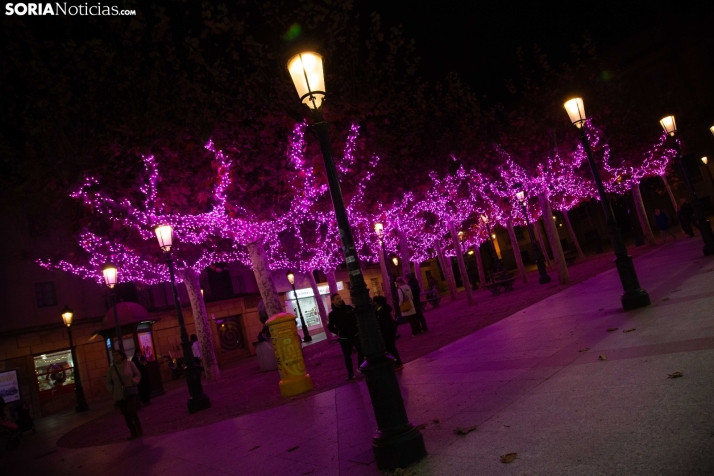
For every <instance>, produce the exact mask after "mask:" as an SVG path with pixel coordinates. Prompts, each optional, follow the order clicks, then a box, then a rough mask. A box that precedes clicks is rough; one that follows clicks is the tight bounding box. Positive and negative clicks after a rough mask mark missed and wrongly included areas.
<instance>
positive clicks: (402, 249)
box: [399, 230, 412, 279]
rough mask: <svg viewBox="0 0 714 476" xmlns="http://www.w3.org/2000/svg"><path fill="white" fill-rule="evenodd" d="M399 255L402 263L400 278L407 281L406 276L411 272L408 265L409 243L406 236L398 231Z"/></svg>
mask: <svg viewBox="0 0 714 476" xmlns="http://www.w3.org/2000/svg"><path fill="white" fill-rule="evenodd" d="M399 254H400V255H401V261H402V277H403V278H404V279H407V274H409V273H411V272H412V270H411V266H410V265H409V264H410V261H409V242H408V241H407V235H405V234H404V233H403V232H402V231H401V230H400V231H399Z"/></svg>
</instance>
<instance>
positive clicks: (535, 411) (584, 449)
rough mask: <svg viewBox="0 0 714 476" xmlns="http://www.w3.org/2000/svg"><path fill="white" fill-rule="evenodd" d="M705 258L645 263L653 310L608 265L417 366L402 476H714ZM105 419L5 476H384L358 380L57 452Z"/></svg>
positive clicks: (689, 246) (32, 438)
mask: <svg viewBox="0 0 714 476" xmlns="http://www.w3.org/2000/svg"><path fill="white" fill-rule="evenodd" d="M701 247H702V246H701V240H700V239H699V237H698V236H697V237H696V238H691V239H690V238H687V239H680V240H677V241H676V242H675V243H674V244H670V245H666V246H659V247H657V248H655V249H653V250H652V251H651V252H648V253H645V254H642V255H640V256H639V257H637V258H636V260H635V266H636V268H637V271H638V274H639V277H640V281H641V284H642V286H643V287H644V288H646V289H647V291H648V292H649V294H650V297H651V299H652V305H651V306H650V307H648V308H645V309H640V310H636V311H631V312H624V311H622V309H621V306H620V303H619V296H620V293H621V286H620V283H619V280H618V278H617V273H616V271H615V270H614V267H613V268H612V269H610V270H608V271H606V272H604V273H601V274H599V275H597V276H595V277H593V278H591V279H588V280H586V281H584V282H581V283H578V284H575V285H573V286H569V287H566V288H565V289H564V290H563V291H561V292H559V293H557V294H554V295H551V296H549V297H547V298H545V299H544V300H541V301H540V302H537V303H536V304H533V305H531V306H530V307H527V308H525V309H523V310H520V311H518V312H517V313H516V314H513V315H511V316H509V317H507V318H505V319H502V320H500V321H498V322H496V323H494V324H491V325H490V326H488V327H485V328H483V329H480V330H477V331H475V332H474V333H472V334H470V335H468V336H466V337H464V338H462V339H460V340H458V341H456V342H454V343H452V344H449V345H446V346H444V347H442V348H440V349H438V350H436V351H433V352H431V353H429V354H428V355H426V356H424V357H422V358H419V359H417V360H414V361H412V362H410V363H408V364H407V365H406V366H405V368H404V370H403V371H402V372H400V373H399V379H400V383H401V387H402V394H403V396H404V400H405V403H406V405H407V411H408V414H409V417H410V419H411V421H412V422H413V423H414V424H417V425H422V427H423V434H424V438H425V442H426V447H427V450H428V452H429V456H428V457H427V458H426V459H424V460H423V461H421V462H420V463H419V464H417V465H414V466H413V467H410V468H408V472H407V474H412V473H411V472H413V474H415V475H430V474H433V475H451V474H453V475H470V474H481V475H499V474H504V475H505V474H508V475H511V474H512V475H559V474H562V475H656V474H662V475H699V474H701V475H703V474H714V415H713V414H712V412H713V410H714V405H712V404H713V403H714V378H713V377H712V369H714V317H713V316H712V307H713V305H714V259H712V258H705V257H703V256H702V253H701ZM528 286H538V285H537V284H535V283H533V282H532V283H530V284H529V285H528ZM476 309H478V306H477V307H476ZM675 372H681V374H682V377H679V378H669V375H672V374H675ZM158 402H159V401H158V400H157V403H158ZM108 408H109V404H105V405H104V406H102V405H95V406H93V408H92V410H91V411H90V412H87V413H85V414H81V415H75V414H63V415H59V416H54V417H50V418H46V419H43V420H40V421H38V434H37V435H26V437H25V438H24V439H23V441H22V443H21V445H20V446H19V447H18V448H17V449H16V450H14V451H13V452H12V453H4V454H2V465H3V466H5V467H6V468H8V469H9V470H10V472H9V473H7V474H29V475H35V474H37V475H40V474H52V475H64V474H67V475H69V474H71V475H74V476H82V475H97V474H102V475H106V476H113V475H127V474H131V475H135V476H149V475H166V476H174V475H191V476H200V475H204V474H205V475H209V474H211V475H223V474H256V475H262V474H265V475H301V474H306V475H307V474H310V475H338V474H339V475H377V474H380V473H381V472H380V471H379V470H377V469H376V466H375V464H374V462H373V461H372V458H371V450H370V444H371V435H372V431H373V430H374V429H375V428H376V424H375V422H374V417H373V414H372V409H371V406H370V401H369V394H368V392H367V388H366V385H365V382H364V380H358V381H357V382H355V383H352V384H349V385H344V386H340V387H338V388H333V389H330V390H327V391H324V392H322V393H319V394H315V395H311V396H309V397H307V398H301V399H296V400H294V401H289V402H288V403H286V404H284V405H281V406H277V407H274V408H270V409H267V410H263V411H259V412H255V413H251V414H248V415H244V416H238V417H236V418H231V419H226V420H224V421H221V422H217V423H212V424H209V425H204V426H201V427H197V428H191V429H187V430H183V431H177V432H174V433H169V434H163V435H157V436H147V437H144V438H143V439H140V440H135V441H131V442H123V443H115V444H108V445H103V446H94V447H86V448H65V447H60V446H57V445H56V444H55V442H56V441H57V439H59V437H60V436H62V435H64V434H65V433H67V432H68V431H69V430H71V429H72V428H74V427H77V426H79V425H81V424H83V423H85V422H88V421H90V420H93V419H96V418H97V417H98V416H100V415H101V414H103V413H105V412H106V411H107V409H108ZM149 408H150V407H149ZM474 426H475V427H476V428H475V429H474V430H473V431H470V432H468V434H465V435H459V434H456V432H455V430H456V429H457V428H472V427H474ZM125 431H126V430H125V428H123V427H121V428H117V433H118V434H120V435H123V434H124V433H125ZM509 453H516V454H517V456H516V458H515V460H513V461H512V462H511V463H502V462H501V458H500V457H501V455H506V454H509Z"/></svg>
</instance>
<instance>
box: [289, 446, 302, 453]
mask: <svg viewBox="0 0 714 476" xmlns="http://www.w3.org/2000/svg"><path fill="white" fill-rule="evenodd" d="M298 448H300V446H299V445H298V446H293V447H292V448H288V453H291V452H293V451H295V450H296V449H298Z"/></svg>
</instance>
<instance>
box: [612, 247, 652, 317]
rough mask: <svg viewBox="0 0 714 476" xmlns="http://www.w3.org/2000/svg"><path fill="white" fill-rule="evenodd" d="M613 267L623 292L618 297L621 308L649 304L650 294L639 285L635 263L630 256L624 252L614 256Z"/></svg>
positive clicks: (634, 307) (632, 307)
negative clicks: (615, 269)
mask: <svg viewBox="0 0 714 476" xmlns="http://www.w3.org/2000/svg"><path fill="white" fill-rule="evenodd" d="M615 267H616V268H617V273H618V274H619V275H620V282H622V287H623V288H624V289H625V292H624V293H623V294H622V297H621V298H620V302H622V308H623V309H624V310H626V311H629V310H630V309H638V308H640V307H645V306H649V305H650V304H651V301H650V295H649V294H647V291H645V290H644V289H642V288H641V287H640V282H639V279H637V272H636V271H635V265H634V264H633V263H632V256H630V255H628V254H626V255H624V256H617V258H615Z"/></svg>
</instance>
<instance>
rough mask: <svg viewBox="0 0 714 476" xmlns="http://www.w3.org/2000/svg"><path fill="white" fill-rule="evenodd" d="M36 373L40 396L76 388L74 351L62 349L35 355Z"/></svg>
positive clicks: (52, 394)
mask: <svg viewBox="0 0 714 476" xmlns="http://www.w3.org/2000/svg"><path fill="white" fill-rule="evenodd" d="M35 374H36V375H37V386H38V387H39V388H40V396H41V397H42V396H54V395H59V394H62V393H68V392H71V391H73V390H74V362H73V361H72V353H71V352H70V351H69V349H67V350H60V351H57V352H51V353H48V354H41V355H36V356H35Z"/></svg>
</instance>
